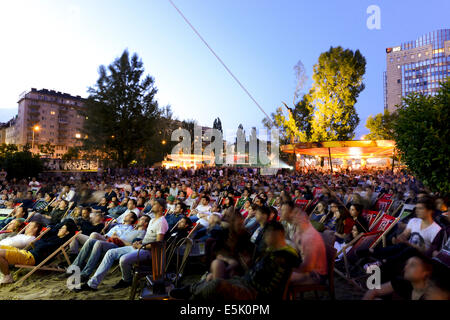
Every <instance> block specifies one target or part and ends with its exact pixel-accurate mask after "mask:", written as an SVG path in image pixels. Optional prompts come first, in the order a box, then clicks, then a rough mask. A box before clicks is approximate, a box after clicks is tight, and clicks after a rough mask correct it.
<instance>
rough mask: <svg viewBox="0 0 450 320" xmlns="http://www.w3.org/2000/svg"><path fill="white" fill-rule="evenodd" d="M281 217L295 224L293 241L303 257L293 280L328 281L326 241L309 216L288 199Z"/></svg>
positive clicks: (304, 282)
mask: <svg viewBox="0 0 450 320" xmlns="http://www.w3.org/2000/svg"><path fill="white" fill-rule="evenodd" d="M281 219H282V220H283V221H286V222H288V223H289V224H292V225H293V226H295V232H294V235H293V239H292V241H293V243H294V245H295V248H296V249H297V251H298V252H300V253H301V257H302V263H301V265H300V266H299V267H297V268H295V269H294V272H293V273H292V277H291V281H293V282H295V283H301V284H318V283H322V282H324V281H326V275H327V274H328V270H327V255H326V249H325V243H324V241H323V238H322V236H321V235H320V233H319V232H318V231H317V230H316V229H315V228H314V227H313V226H312V224H311V222H310V220H309V217H308V216H307V215H306V213H305V212H303V211H301V210H300V209H299V208H298V207H294V206H292V201H288V202H287V203H283V206H282V210H281Z"/></svg>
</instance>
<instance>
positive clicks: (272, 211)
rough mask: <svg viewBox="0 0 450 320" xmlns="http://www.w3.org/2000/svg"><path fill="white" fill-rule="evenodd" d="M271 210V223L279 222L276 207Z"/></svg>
mask: <svg viewBox="0 0 450 320" xmlns="http://www.w3.org/2000/svg"><path fill="white" fill-rule="evenodd" d="M269 209H270V215H269V221H272V220H277V218H278V210H277V209H276V208H275V207H274V206H271V207H270V208H269Z"/></svg>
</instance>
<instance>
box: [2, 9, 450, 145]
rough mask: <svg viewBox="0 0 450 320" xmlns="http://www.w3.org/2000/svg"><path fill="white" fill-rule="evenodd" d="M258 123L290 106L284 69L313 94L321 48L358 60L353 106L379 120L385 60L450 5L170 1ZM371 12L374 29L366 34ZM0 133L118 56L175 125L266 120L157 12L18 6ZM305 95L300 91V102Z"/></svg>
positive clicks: (188, 34) (167, 12)
mask: <svg viewBox="0 0 450 320" xmlns="http://www.w3.org/2000/svg"><path fill="white" fill-rule="evenodd" d="M174 3H175V4H176V5H177V6H178V7H179V8H180V9H181V11H183V13H184V14H185V16H186V17H187V18H188V19H189V20H190V21H191V23H192V24H193V25H194V26H195V27H196V28H197V30H198V31H199V32H200V33H201V34H202V35H203V37H204V38H205V39H206V40H207V41H208V42H209V44H210V45H211V46H212V47H213V49H214V50H215V51H216V52H217V53H218V54H219V56H220V57H221V58H222V60H224V62H225V63H226V64H227V65H228V67H229V68H230V69H231V70H232V71H233V72H234V74H235V75H236V76H237V77H238V78H239V79H240V81H241V82H242V83H243V84H244V85H245V86H246V87H247V89H248V90H249V91H250V93H251V94H252V95H253V96H254V97H255V99H256V100H257V101H258V102H259V104H260V105H261V106H262V107H263V109H265V111H266V112H267V113H270V112H273V111H274V110H275V109H276V108H277V107H279V106H280V105H281V102H282V101H285V102H287V103H288V104H291V101H292V98H293V93H294V90H295V76H294V70H293V66H294V65H295V64H296V63H297V61H299V60H301V61H302V62H303V64H304V65H305V68H306V72H307V75H308V77H309V81H308V83H307V86H306V88H305V89H308V88H309V87H310V85H311V76H312V71H313V65H314V64H315V63H316V62H317V59H318V57H319V55H320V53H321V52H324V51H326V50H328V49H329V48H330V46H338V45H340V46H342V47H344V48H350V49H352V50H356V49H359V50H360V51H361V52H362V54H363V55H364V56H365V57H366V59H367V69H366V75H365V84H366V89H365V90H364V91H363V92H362V93H361V95H360V97H359V99H358V103H357V105H356V109H357V112H358V113H359V115H360V118H361V122H360V125H359V127H358V129H357V136H356V137H357V138H359V137H360V136H361V135H363V134H365V133H366V131H367V130H366V129H365V127H364V124H365V120H366V118H367V116H369V115H371V114H376V113H379V112H382V110H383V82H382V74H383V71H384V70H385V64H386V63H385V48H386V47H390V46H396V45H400V44H401V43H402V42H405V41H409V40H414V39H416V38H418V37H419V36H421V35H422V34H424V33H427V32H429V31H433V30H435V29H442V28H448V27H449V25H448V22H449V19H448V12H450V1H447V0H427V1H416V0H414V1H411V0H409V1H406V0H395V1H393V0H367V1H366V0H343V1H336V0H327V1H325V0H316V1H303V0H296V1H293V0H292V1H287V0H270V1H269V0H226V1H225V0H221V1H218V0H210V1H201V0H174ZM369 5H378V6H379V7H380V9H381V29H380V30H369V29H368V28H367V27H366V20H367V18H368V16H369V15H368V14H367V13H366V10H367V7H368V6H369ZM0 36H1V39H2V50H0V70H1V71H0V72H1V73H0V121H2V122H5V121H7V120H9V118H10V117H12V116H13V115H14V114H15V113H16V112H17V98H18V96H19V94H20V93H21V92H23V91H24V90H29V89H30V88H32V87H35V88H37V89H41V88H48V89H54V90H57V91H63V92H68V93H71V94H74V95H81V96H84V97H86V95H87V93H86V91H87V88H88V87H89V86H91V85H94V84H95V81H96V80H97V76H98V74H97V70H98V66H99V65H101V64H104V65H107V64H109V63H110V62H112V61H113V59H114V58H115V57H118V56H119V55H120V54H121V53H122V51H123V50H124V49H125V48H128V50H129V51H130V52H137V53H138V54H139V55H140V56H141V57H142V59H143V61H144V65H145V67H146V71H147V73H149V74H151V75H152V76H154V77H155V80H156V86H157V87H158V89H159V93H158V95H157V98H158V101H159V103H160V104H161V105H166V104H170V105H171V106H172V108H173V111H174V114H175V115H176V116H177V117H178V118H179V119H196V120H197V121H198V122H199V123H200V124H202V125H207V126H212V123H213V120H214V119H215V118H216V117H220V119H221V120H222V124H223V127H224V128H225V129H227V130H235V129H236V128H237V126H238V125H239V123H242V124H243V125H244V128H251V127H253V126H256V127H261V120H262V119H263V117H264V115H263V114H262V113H261V111H259V110H258V109H257V107H256V105H255V104H254V103H253V102H252V101H251V100H250V99H249V98H248V96H246V94H245V93H244V92H243V91H242V89H241V88H240V87H239V86H238V85H237V84H236V83H235V82H234V80H233V79H232V78H231V77H230V76H229V75H228V73H227V72H226V71H225V69H224V68H223V67H222V66H221V65H220V64H219V62H218V61H217V60H216V59H215V57H214V56H213V55H212V54H211V53H210V52H209V50H208V49H207V48H206V47H205V46H204V44H203V43H202V42H201V41H200V39H198V38H197V36H196V35H195V34H194V33H193V31H192V30H191V29H190V28H189V27H188V25H187V24H186V23H185V22H184V21H183V20H182V18H181V17H180V16H179V15H178V13H177V12H176V11H175V9H174V8H173V7H172V6H171V5H170V3H169V2H168V1H167V0H148V1H143V0H129V1H124V0H95V1H68V0H58V1H56V0H45V1H44V0H42V1H38V0H29V1H25V0H17V1H1V2H0ZM305 91H306V90H305Z"/></svg>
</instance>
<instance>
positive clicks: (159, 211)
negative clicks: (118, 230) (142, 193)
mask: <svg viewBox="0 0 450 320" xmlns="http://www.w3.org/2000/svg"><path fill="white" fill-rule="evenodd" d="M164 210H166V202H165V201H164V200H163V199H156V200H155V202H154V204H153V207H152V211H153V213H154V214H155V217H154V218H153V219H152V220H151V221H150V223H149V224H148V228H147V232H146V234H145V237H144V239H143V240H142V241H138V242H135V243H133V248H134V249H139V248H140V247H141V246H145V245H148V244H150V243H152V242H160V241H163V240H164V235H165V234H166V232H167V231H168V229H169V226H168V224H167V221H166V219H165V218H164ZM151 258H152V256H151V252H150V250H140V251H139V260H140V261H143V260H150V259H151ZM137 261H138V250H135V251H133V252H130V253H127V254H126V255H124V256H122V257H121V258H120V262H119V263H120V269H121V271H122V279H120V281H119V282H118V283H117V284H116V285H115V286H114V287H113V288H114V289H121V288H127V287H129V286H130V285H131V283H132V281H133V265H134V264H135V263H136V262H137Z"/></svg>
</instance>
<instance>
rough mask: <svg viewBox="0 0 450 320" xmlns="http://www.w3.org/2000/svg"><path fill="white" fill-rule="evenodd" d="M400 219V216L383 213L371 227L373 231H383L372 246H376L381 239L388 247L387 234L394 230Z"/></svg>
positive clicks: (384, 245)
mask: <svg viewBox="0 0 450 320" xmlns="http://www.w3.org/2000/svg"><path fill="white" fill-rule="evenodd" d="M399 220H400V219H399V218H395V217H393V216H390V215H388V214H383V215H382V216H381V217H380V218H379V219H378V220H377V221H376V222H375V223H374V225H372V227H371V228H370V231H371V232H382V233H381V235H380V236H379V237H378V239H376V240H375V242H374V243H373V244H372V245H371V246H370V248H371V249H373V248H375V247H376V245H377V244H378V243H379V242H380V241H383V247H386V235H387V234H388V233H389V232H390V231H391V230H392V228H393V227H394V226H395V225H396V224H397V222H398V221H399Z"/></svg>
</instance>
